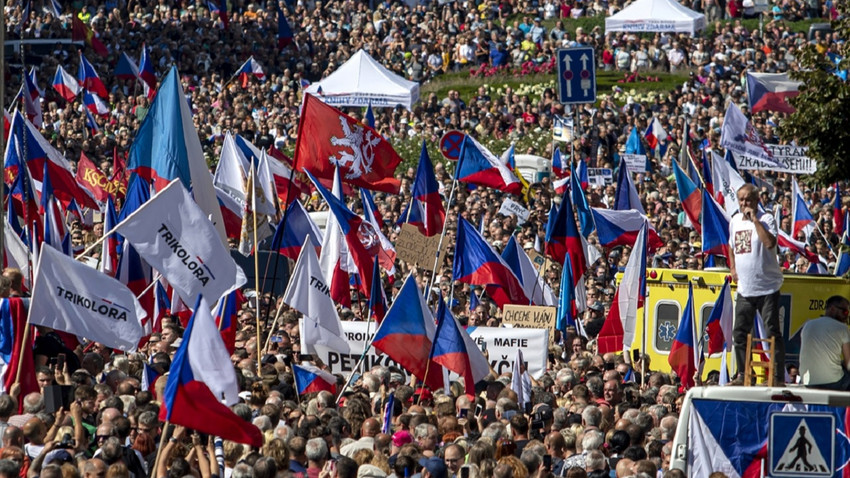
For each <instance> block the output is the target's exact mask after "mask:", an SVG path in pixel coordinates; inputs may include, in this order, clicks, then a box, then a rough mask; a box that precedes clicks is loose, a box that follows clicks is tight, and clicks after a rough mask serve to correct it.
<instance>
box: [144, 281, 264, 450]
mask: <svg viewBox="0 0 850 478" xmlns="http://www.w3.org/2000/svg"><path fill="white" fill-rule="evenodd" d="M238 393H239V385H238V383H237V381H236V372H234V370H233V364H231V363H230V355H229V354H228V353H227V350H226V349H225V348H224V342H222V340H221V336H220V335H219V333H218V329H216V326H215V321H214V320H213V318H212V316H211V315H210V307H209V304H207V301H206V300H205V299H204V298H203V297H202V296H198V300H197V302H196V303H195V313H194V314H192V317H191V318H190V319H189V324H188V325H187V326H186V331H185V332H184V333H183V342H182V343H181V344H180V347H179V348H178V349H177V352H176V353H175V354H174V361H173V362H172V364H171V368H170V370H169V375H168V383H167V384H166V386H165V394H164V395H165V396H164V397H162V406H161V408H160V412H159V418H160V420H166V421H170V422H171V423H174V424H176V425H183V426H185V427H187V428H192V429H194V430H197V431H199V432H201V433H207V434H210V435H217V436H220V437H222V438H223V439H225V440H231V441H235V442H238V443H246V444H249V445H251V446H254V447H257V448H259V447H261V446H263V434H262V433H261V432H260V429H259V428H257V427H256V426H254V425H253V424H251V423H250V422H246V421H245V420H243V419H242V418H240V417H239V416H238V415H236V414H235V413H233V411H232V410H230V408H228V405H233V404H234V403H237V402H238V401H239V397H238Z"/></svg>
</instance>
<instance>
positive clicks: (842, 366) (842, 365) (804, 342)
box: [800, 295, 850, 391]
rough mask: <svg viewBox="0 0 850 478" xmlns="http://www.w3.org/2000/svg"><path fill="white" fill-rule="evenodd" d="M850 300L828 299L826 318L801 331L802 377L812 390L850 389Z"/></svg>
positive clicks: (815, 320)
mask: <svg viewBox="0 0 850 478" xmlns="http://www.w3.org/2000/svg"><path fill="white" fill-rule="evenodd" d="M848 317H850V301H848V300H847V299H846V298H844V297H841V296H840V295H835V296H832V297H830V298H829V299H827V300H826V305H825V309H824V311H823V316H822V317H819V318H817V319H814V320H810V321H808V322H806V324H805V325H803V330H802V331H801V332H800V375H801V376H802V378H803V384H804V385H806V386H807V387H811V388H825V389H828V390H845V391H846V390H850V372H848V371H847V370H848V368H850V329H848V328H847V318H848Z"/></svg>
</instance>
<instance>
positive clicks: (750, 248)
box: [729, 213, 782, 297]
mask: <svg viewBox="0 0 850 478" xmlns="http://www.w3.org/2000/svg"><path fill="white" fill-rule="evenodd" d="M756 216H757V218H758V220H759V221H761V223H762V225H763V226H764V228H765V229H767V231H768V232H769V233H771V234H773V235H774V236H776V219H775V218H774V217H773V215H772V214H764V213H756ZM729 247H730V248H731V250H732V252H733V253H734V254H735V270H736V271H737V272H738V294H741V295H742V296H744V297H757V296H761V295H768V294H772V293H774V292H776V291H778V290H779V288H780V287H782V270H781V269H780V268H779V262H777V261H776V250H775V248H774V249H768V248H767V247H765V245H764V243H763V242H761V240H760V239H759V237H758V233H757V232H756V226H755V224H754V223H753V222H752V221H747V220H745V219H744V215H743V214H741V213H738V214H735V215H734V216H733V217H732V222H731V224H730V225H729Z"/></svg>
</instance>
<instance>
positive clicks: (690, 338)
mask: <svg viewBox="0 0 850 478" xmlns="http://www.w3.org/2000/svg"><path fill="white" fill-rule="evenodd" d="M696 343H697V341H696V328H695V327H694V287H693V284H691V283H690V282H688V303H687V304H686V305H685V310H684V311H682V318H681V319H680V320H679V328H678V330H677V331H676V338H675V339H673V347H672V348H671V349H670V355H669V356H668V357H667V363H669V364H670V368H672V369H673V371H674V372H676V375H678V376H679V380H681V382H682V386H683V387H684V388H685V390H687V389H689V388H692V387H693V386H694V374H696V372H697V360H698V359H697V356H696Z"/></svg>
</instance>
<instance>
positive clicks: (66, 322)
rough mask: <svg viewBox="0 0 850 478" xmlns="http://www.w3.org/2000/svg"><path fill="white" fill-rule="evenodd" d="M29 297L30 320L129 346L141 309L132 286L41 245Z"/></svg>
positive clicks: (135, 340)
mask: <svg viewBox="0 0 850 478" xmlns="http://www.w3.org/2000/svg"><path fill="white" fill-rule="evenodd" d="M32 297H33V300H32V301H31V302H30V322H31V323H32V324H34V325H43V326H45V327H50V328H51V329H56V330H61V331H63V332H68V333H70V334H74V335H78V336H80V337H85V338H87V339H91V340H93V341H95V342H100V343H102V344H104V345H106V346H107V347H111V348H114V349H118V350H123V351H125V352H133V351H135V350H136V346H137V345H138V343H139V339H141V338H142V336H143V335H144V330H143V329H142V323H141V320H142V319H143V318H145V316H146V315H147V313H146V312H145V310H144V309H143V308H142V306H141V305H140V304H139V301H138V300H136V297H135V296H134V295H133V292H132V291H131V290H130V289H128V288H127V286H125V285H124V284H122V283H120V282H118V281H117V280H116V279H113V278H112V277H109V276H107V275H106V274H103V273H102V272H100V271H98V270H97V269H93V268H91V267H89V266H87V265H86V264H85V263H83V262H79V261H76V260H74V259H73V258H71V257H69V256H67V255H65V254H63V253H61V252H59V251H57V250H56V249H54V248H52V247H42V248H41V254H40V255H39V262H38V269H37V270H36V274H35V286H34V287H33V292H32Z"/></svg>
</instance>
